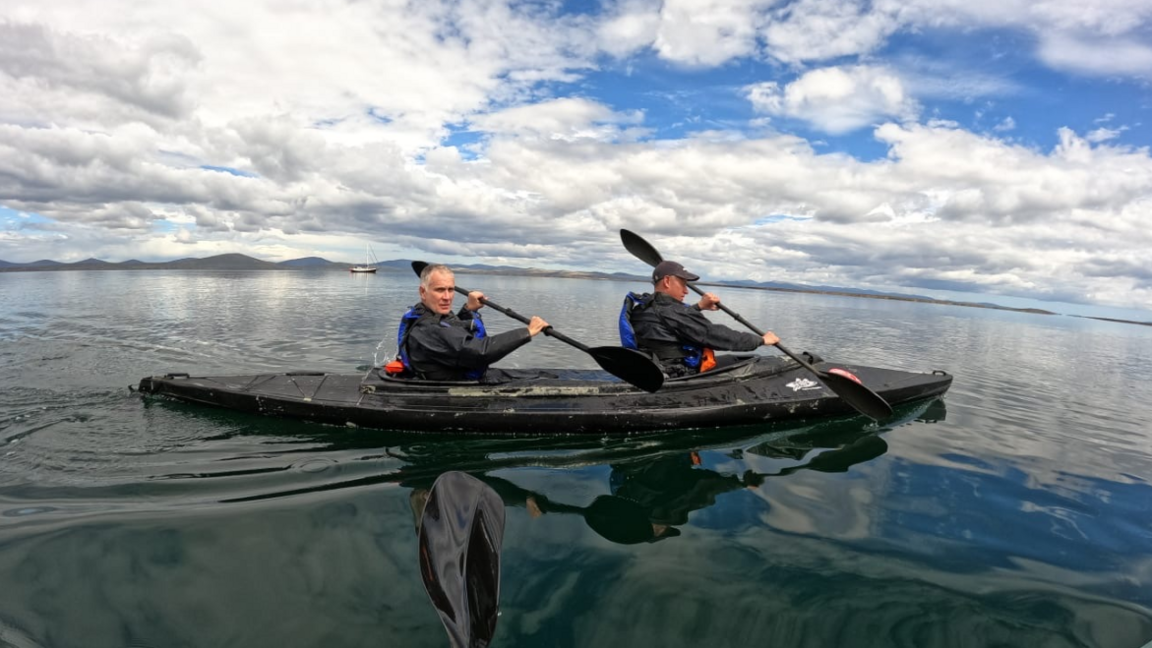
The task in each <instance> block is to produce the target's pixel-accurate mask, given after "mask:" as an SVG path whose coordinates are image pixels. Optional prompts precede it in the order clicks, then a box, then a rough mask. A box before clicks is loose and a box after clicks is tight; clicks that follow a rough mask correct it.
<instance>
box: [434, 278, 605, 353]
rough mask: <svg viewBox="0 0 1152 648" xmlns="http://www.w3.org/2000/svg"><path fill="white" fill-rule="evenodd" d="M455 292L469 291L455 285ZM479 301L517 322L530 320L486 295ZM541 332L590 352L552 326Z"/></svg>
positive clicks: (465, 293) (590, 350)
mask: <svg viewBox="0 0 1152 648" xmlns="http://www.w3.org/2000/svg"><path fill="white" fill-rule="evenodd" d="M456 292H458V293H460V294H461V295H467V294H468V292H469V291H468V289H467V288H461V287H460V286H456ZM480 303H481V304H484V305H485V306H488V307H490V308H492V309H493V310H495V311H498V312H501V313H504V314H505V315H507V316H508V317H511V318H512V319H514V320H516V321H518V322H523V323H525V324H529V323H531V322H532V320H531V319H529V318H527V317H524V316H523V315H521V314H520V313H517V312H516V311H514V310H512V309H511V308H504V307H503V306H501V305H499V304H497V303H495V302H493V301H492V300H491V299H488V298H487V297H481V298H480ZM541 333H543V334H544V335H547V336H548V337H552V338H556V339H557V340H560V341H561V342H563V343H565V344H570V345H572V346H574V347H576V348H577V349H580V350H581V351H583V352H584V353H592V349H591V348H589V347H587V346H585V345H583V344H581V343H579V342H577V341H576V340H573V339H572V338H570V337H568V336H567V335H564V334H563V333H560V332H557V331H555V330H553V328H552V327H551V326H549V327H548V328H546V329H544V330H543V331H541Z"/></svg>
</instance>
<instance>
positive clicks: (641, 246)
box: [620, 229, 892, 421]
mask: <svg viewBox="0 0 1152 648" xmlns="http://www.w3.org/2000/svg"><path fill="white" fill-rule="evenodd" d="M620 240H621V241H623V242H624V248H625V249H627V250H628V251H629V252H631V253H632V256H634V257H636V258H637V259H640V260H641V261H643V262H644V263H647V264H648V265H650V266H652V267H656V266H657V265H659V264H660V262H661V261H663V260H664V257H662V256H660V253H659V252H658V251H657V250H656V248H654V247H652V245H651V244H650V243H649V242H648V241H645V240H644V239H643V238H641V237H640V235H639V234H635V233H633V232H629V231H628V230H626V229H622V230H620ZM688 287H689V288H691V289H692V290H693V291H695V292H696V294H698V295H703V294H704V291H702V290H700V289H699V288H697V287H696V285H695V284H694V283H692V282H688ZM719 306H720V310H722V311H724V312H725V313H728V315H730V316H732V318H733V319H735V320H736V321H737V322H740V323H741V324H743V325H744V326H747V327H748V328H749V329H750V330H751V331H752V332H754V333H756V335H764V332H763V331H761V330H760V329H758V328H756V327H755V326H753V324H752V323H751V322H749V321H748V320H746V319H744V318H743V317H741V316H740V315H739V314H738V313H736V312H734V311H733V310H732V309H730V308H728V307H727V306H725V305H724V304H719ZM776 348H777V349H780V350H781V351H783V352H784V354H785V355H787V356H788V357H789V358H792V359H793V360H795V361H796V362H799V363H800V364H801V365H803V367H804V368H805V369H807V370H808V371H811V372H812V373H814V374H816V375H817V376H818V377H819V378H820V380H822V381H823V382H824V384H825V385H827V386H828V389H831V390H832V391H833V392H834V393H835V394H836V395H837V396H839V397H840V398H842V399H843V400H844V402H846V403H848V404H849V405H851V406H852V407H854V408H856V410H857V411H859V412H861V413H862V414H865V415H867V416H869V417H871V418H873V419H876V420H877V421H881V420H884V419H886V418H888V417H889V416H892V406H891V405H889V404H888V402H887V401H885V400H884V399H883V398H881V397H880V395H879V394H877V393H876V392H874V391H872V390H871V389H868V388H867V387H865V386H864V384H863V383H861V382H860V379H859V378H857V377H856V376H854V375H852V373H851V372H849V371H847V370H845V369H841V368H839V367H836V368H833V369H829V370H828V371H822V370H820V369H817V368H816V367H813V366H812V365H811V364H809V363H808V362H806V361H805V360H804V359H803V358H801V357H799V356H797V355H796V354H794V353H792V352H791V351H789V350H788V349H787V347H785V346H784V345H783V344H782V343H780V342H777V343H776Z"/></svg>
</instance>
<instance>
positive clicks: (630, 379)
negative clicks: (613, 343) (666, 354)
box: [588, 346, 664, 393]
mask: <svg viewBox="0 0 1152 648" xmlns="http://www.w3.org/2000/svg"><path fill="white" fill-rule="evenodd" d="M588 353H589V354H590V355H591V356H592V359H593V360H595V361H596V364H598V365H600V367H601V368H602V369H604V371H607V372H608V373H610V374H612V375H613V376H616V377H617V378H619V379H620V380H623V381H624V382H626V383H630V384H632V385H635V386H637V387H639V388H640V389H643V390H644V391H646V392H649V393H652V392H655V391H657V390H658V389H660V387H661V386H663V385H664V372H663V371H660V367H658V366H656V363H654V362H652V359H651V358H649V357H648V356H646V355H644V354H643V353H640V352H639V351H636V350H634V349H625V348H624V347H607V346H605V347H593V348H591V349H588Z"/></svg>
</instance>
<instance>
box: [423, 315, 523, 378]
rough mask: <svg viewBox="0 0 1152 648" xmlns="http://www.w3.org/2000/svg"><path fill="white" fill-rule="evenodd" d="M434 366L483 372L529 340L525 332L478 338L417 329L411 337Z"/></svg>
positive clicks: (453, 329) (450, 329)
mask: <svg viewBox="0 0 1152 648" xmlns="http://www.w3.org/2000/svg"><path fill="white" fill-rule="evenodd" d="M411 335H412V337H413V338H415V341H416V342H417V343H419V344H420V345H421V346H423V347H424V349H425V351H426V352H427V354H428V356H429V359H432V358H435V360H434V361H435V362H437V364H441V365H444V366H448V367H457V368H461V369H483V368H486V367H488V366H489V365H491V364H494V363H496V362H497V361H499V360H500V359H501V358H503V357H504V356H506V355H508V354H509V353H512V352H513V351H515V350H516V349H519V348H520V347H522V346H524V345H525V344H527V343H528V342H530V341H531V340H532V335H531V333H530V332H529V330H528V329H527V328H516V329H513V330H511V331H505V332H503V333H497V334H495V335H489V336H487V337H483V338H477V337H476V336H475V335H474V334H473V333H472V332H470V331H467V330H465V329H463V328H461V327H459V326H439V325H437V324H432V325H427V326H420V327H417V328H416V329H413V331H412V333H411Z"/></svg>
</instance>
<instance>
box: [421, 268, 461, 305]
mask: <svg viewBox="0 0 1152 648" xmlns="http://www.w3.org/2000/svg"><path fill="white" fill-rule="evenodd" d="M455 296H456V277H454V276H452V273H450V272H443V271H437V272H433V273H432V274H431V275H430V276H429V277H428V287H427V288H425V287H424V284H420V302H421V303H423V304H424V307H425V308H427V309H428V310H430V311H432V312H434V313H438V314H440V315H447V314H448V313H451V312H452V298H453V297H455Z"/></svg>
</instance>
